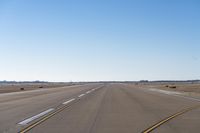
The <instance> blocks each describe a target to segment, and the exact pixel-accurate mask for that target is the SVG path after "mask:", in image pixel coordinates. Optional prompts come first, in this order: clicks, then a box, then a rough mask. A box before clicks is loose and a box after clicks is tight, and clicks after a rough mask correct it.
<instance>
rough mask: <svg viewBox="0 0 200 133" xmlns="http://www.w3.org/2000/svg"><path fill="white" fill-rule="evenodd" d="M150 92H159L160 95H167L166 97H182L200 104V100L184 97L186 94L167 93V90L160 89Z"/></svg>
mask: <svg viewBox="0 0 200 133" xmlns="http://www.w3.org/2000/svg"><path fill="white" fill-rule="evenodd" d="M149 90H150V91H155V92H159V93H163V94H166V95H171V96H176V97H182V98H185V99H189V100H193V101H198V102H200V99H197V98H193V97H188V96H184V93H181V92H175V91H166V90H159V89H149Z"/></svg>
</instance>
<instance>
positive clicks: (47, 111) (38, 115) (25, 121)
mask: <svg viewBox="0 0 200 133" xmlns="http://www.w3.org/2000/svg"><path fill="white" fill-rule="evenodd" d="M53 110H54V108H51V109H48V110H46V111H44V112H41V113H39V114H37V115H35V116H33V117H30V118H28V119H26V120H23V121H22V122H19V123H18V124H19V125H23V126H24V125H27V124H28V123H30V122H31V121H34V120H35V119H38V118H39V117H41V116H44V115H46V114H48V113H49V112H51V111H53Z"/></svg>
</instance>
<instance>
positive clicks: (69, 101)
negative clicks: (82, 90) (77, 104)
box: [62, 98, 76, 105]
mask: <svg viewBox="0 0 200 133" xmlns="http://www.w3.org/2000/svg"><path fill="white" fill-rule="evenodd" d="M74 100H76V99H75V98H73V99H71V100H68V101H66V102H64V103H62V104H64V105H66V104H68V103H71V102H72V101H74Z"/></svg>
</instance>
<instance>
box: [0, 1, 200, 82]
mask: <svg viewBox="0 0 200 133" xmlns="http://www.w3.org/2000/svg"><path fill="white" fill-rule="evenodd" d="M142 79H147V80H185V79H200V1H199V0H90V1H88V0H79V1H78V0H1V1H0V80H17V81H20V80H45V81H96V80H142Z"/></svg>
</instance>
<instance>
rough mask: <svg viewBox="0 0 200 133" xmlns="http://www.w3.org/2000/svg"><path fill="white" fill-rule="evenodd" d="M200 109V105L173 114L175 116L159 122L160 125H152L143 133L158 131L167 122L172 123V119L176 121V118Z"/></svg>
mask: <svg viewBox="0 0 200 133" xmlns="http://www.w3.org/2000/svg"><path fill="white" fill-rule="evenodd" d="M199 107H200V105H197V106H193V107H189V108H186V109H183V110H181V111H179V112H178V113H176V114H173V115H171V116H169V117H167V118H165V119H163V120H161V121H160V122H158V123H156V124H154V125H152V126H151V127H149V128H147V129H146V130H144V131H143V132H142V133H150V132H152V131H153V130H155V129H157V128H158V127H160V126H161V125H163V124H165V123H166V122H168V121H170V120H172V119H174V118H176V117H178V116H180V115H182V114H184V113H187V112H189V111H191V110H194V109H197V108H199Z"/></svg>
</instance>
